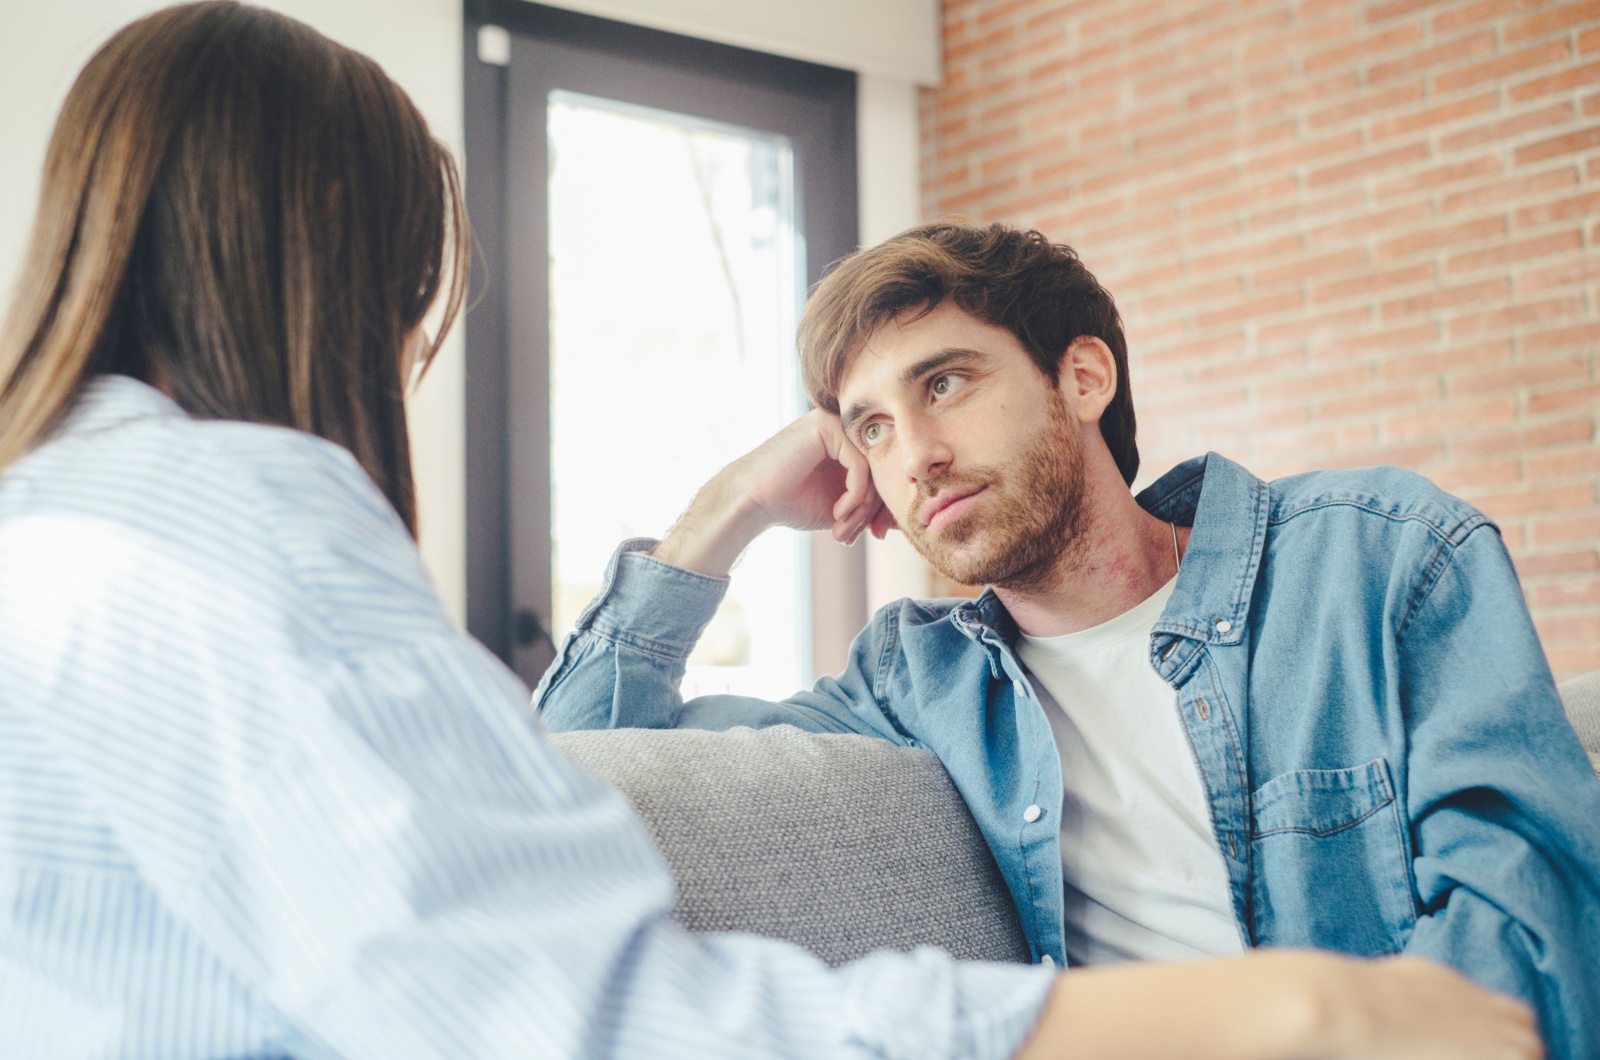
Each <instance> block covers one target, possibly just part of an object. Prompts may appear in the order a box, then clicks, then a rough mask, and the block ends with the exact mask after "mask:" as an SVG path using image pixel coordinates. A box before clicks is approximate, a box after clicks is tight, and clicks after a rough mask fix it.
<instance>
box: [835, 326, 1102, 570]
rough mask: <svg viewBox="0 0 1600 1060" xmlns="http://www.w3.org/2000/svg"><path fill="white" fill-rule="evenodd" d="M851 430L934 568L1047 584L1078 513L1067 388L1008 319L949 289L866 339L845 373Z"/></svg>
mask: <svg viewBox="0 0 1600 1060" xmlns="http://www.w3.org/2000/svg"><path fill="white" fill-rule="evenodd" d="M839 408H840V412H841V419H842V421H843V424H844V428H845V433H846V434H847V436H848V437H849V438H850V440H851V441H852V442H853V443H854V444H855V445H856V447H857V448H859V449H860V450H861V451H862V452H863V453H865V454H866V455H867V460H868V463H869V464H870V465H871V467H872V479H873V483H874V485H875V486H876V487H877V489H878V494H879V496H881V497H882V498H883V501H884V503H885V504H886V505H888V507H889V510H890V512H892V513H893V515H894V517H895V521H896V522H897V523H899V525H900V529H901V530H902V531H904V533H905V535H906V536H907V537H908V538H909V539H910V540H911V543H912V544H913V545H914V546H916V548H917V551H919V552H921V553H922V555H923V556H924V557H926V558H927V560H928V562H929V563H931V564H933V566H934V568H935V569H937V570H938V571H939V572H940V573H942V574H944V575H945V576H946V577H949V578H951V579H953V580H955V581H958V582H961V583H963V584H967V585H978V584H983V583H985V582H988V583H993V584H995V585H999V586H1001V587H1004V588H1012V589H1019V590H1026V589H1032V588H1042V587H1044V586H1045V585H1046V584H1048V581H1049V579H1050V577H1051V575H1052V573H1053V572H1054V571H1055V570H1056V569H1057V568H1058V566H1059V564H1060V563H1061V562H1062V561H1063V559H1064V558H1065V557H1066V555H1067V553H1068V552H1069V551H1070V550H1071V549H1072V546H1073V542H1074V539H1075V537H1076V535H1077V531H1078V528H1079V524H1080V522H1081V519H1082V513H1083V495H1084V491H1083V481H1084V470H1083V445H1082V438H1081V436H1080V433H1079V430H1080V428H1079V425H1078V421H1077V419H1076V417H1075V415H1074V414H1073V412H1072V410H1071V409H1070V408H1069V407H1068V401H1067V397H1066V395H1064V394H1063V393H1062V391H1061V390H1059V389H1058V388H1057V387H1056V386H1054V385H1053V384H1052V382H1051V381H1049V380H1047V379H1045V377H1044V376H1043V375H1041V374H1040V372H1039V370H1038V368H1037V367H1035V365H1034V363H1033V361H1032V359H1031V358H1029V356H1028V354H1027V351H1026V350H1024V349H1023V348H1022V346H1021V344H1020V343H1018V342H1017V340H1016V338H1015V337H1014V336H1013V335H1012V334H1011V333H1010V332H1008V331H1006V330H1005V329H1003V328H998V327H995V326H993V325H991V324H986V323H984V322H982V321H980V320H978V319H977V318H975V317H973V316H971V315H969V314H968V313H966V312H964V311H962V310H960V309H958V308H956V307H955V306H953V305H950V304H949V303H945V304H942V305H940V306H939V307H938V308H936V309H934V310H933V312H931V313H929V314H927V315H926V316H924V317H922V318H920V319H918V320H910V319H909V316H903V317H901V318H900V320H899V321H896V322H894V323H891V324H889V325H887V326H885V327H883V328H881V329H879V330H878V331H877V332H875V333H874V334H873V335H872V337H871V338H870V339H868V340H867V343H866V346H865V347H864V348H863V349H862V350H861V352H860V353H858V354H856V356H855V357H854V358H853V359H852V360H851V362H850V364H849V366H848V368H847V369H846V371H845V374H844V378H843V380H842V381H841V384H840V387H839Z"/></svg>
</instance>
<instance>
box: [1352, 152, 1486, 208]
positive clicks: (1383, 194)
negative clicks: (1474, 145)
mask: <svg viewBox="0 0 1600 1060" xmlns="http://www.w3.org/2000/svg"><path fill="white" fill-rule="evenodd" d="M1499 172H1500V159H1499V158H1498V157H1496V156H1495V155H1480V156H1479V157H1477V158H1474V159H1470V160H1468V161H1466V162H1451V163H1449V164H1447V165H1442V166H1433V167H1432V168H1430V169H1419V170H1415V171H1414V172H1412V173H1409V174H1407V175H1405V176H1402V177H1394V178H1392V179H1390V180H1386V181H1384V182H1382V183H1381V184H1379V185H1378V187H1377V189H1376V190H1377V193H1378V195H1379V197H1380V198H1392V197H1394V196H1396V195H1404V194H1406V193H1407V192H1413V191H1427V190H1429V189H1431V188H1437V187H1440V186H1441V185H1445V184H1456V183H1459V182H1460V181H1463V180H1471V179H1473V178H1474V177H1486V176H1491V175H1493V174H1498V173H1499Z"/></svg>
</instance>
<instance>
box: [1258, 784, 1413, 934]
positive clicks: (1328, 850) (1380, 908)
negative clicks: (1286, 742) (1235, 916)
mask: <svg viewBox="0 0 1600 1060" xmlns="http://www.w3.org/2000/svg"><path fill="white" fill-rule="evenodd" d="M1251 817H1252V825H1253V836H1252V846H1253V851H1252V853H1253V855H1254V856H1253V859H1252V861H1253V867H1252V873H1251V875H1252V881H1251V882H1252V895H1251V897H1252V908H1253V911H1254V917H1253V919H1254V925H1253V926H1254V928H1255V932H1254V934H1255V941H1256V943H1257V945H1273V946H1321V947H1325V948H1328V949H1334V950H1339V951H1342V952H1344V953H1350V954H1356V955H1359V956H1368V957H1371V956H1379V955H1381V954H1386V953H1394V952H1396V951H1398V950H1399V949H1400V948H1401V947H1402V946H1404V945H1405V940H1406V938H1407V937H1408V936H1409V935H1410V933H1411V929H1412V927H1413V926H1414V925H1415V923H1416V902H1415V900H1414V899H1413V897H1412V890H1411V873H1410V871H1409V869H1408V866H1407V864H1406V844H1405V837H1404V833H1403V830H1402V825H1401V821H1400V808H1399V805H1398V804H1397V802H1396V799H1395V793H1394V785H1393V783H1392V781H1391V780H1390V776H1389V765H1388V763H1387V762H1386V761H1384V760H1383V759H1382V758H1375V759H1373V760H1372V761H1371V762H1368V763H1366V764H1365V765H1359V766H1350V767H1348V768H1345V769H1302V770H1297V771H1295V772H1292V773H1284V774H1281V775H1280V776H1276V777H1273V778H1272V779H1271V780H1269V781H1267V782H1266V783H1265V784H1263V785H1261V787H1259V788H1257V789H1256V791H1255V792H1254V794H1253V795H1252V796H1251Z"/></svg>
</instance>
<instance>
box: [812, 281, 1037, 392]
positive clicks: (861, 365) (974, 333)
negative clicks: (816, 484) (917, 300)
mask: <svg viewBox="0 0 1600 1060" xmlns="http://www.w3.org/2000/svg"><path fill="white" fill-rule="evenodd" d="M1014 341H1015V340H1014V339H1013V338H1012V336H1011V333H1010V332H1008V331H1006V330H1005V329H1004V328H1000V327H997V326H995V325H993V324H990V323H988V322H987V321H983V320H980V319H978V318H977V317H975V316H973V315H972V314H971V313H968V312H967V311H966V310H964V309H961V308H960V307H958V306H956V305H953V304H951V303H949V302H942V303H940V304H939V305H937V306H935V307H934V308H933V309H931V310H926V309H924V308H922V307H918V308H917V309H908V310H905V311H903V312H901V313H900V314H899V315H898V316H896V317H895V318H894V319H893V320H890V321H887V322H885V323H884V324H883V325H881V326H880V327H878V328H876V329H875V330H873V331H871V332H870V333H868V335H867V337H866V338H865V339H864V340H863V341H862V343H861V345H860V346H858V347H857V348H856V349H855V350H854V351H853V352H851V353H850V354H849V355H848V356H847V357H846V358H845V360H844V367H843V369H842V370H841V371H840V373H839V391H838V398H839V404H840V407H841V408H843V407H844V406H845V405H846V404H848V403H850V402H852V401H858V400H860V399H861V398H862V396H863V395H861V394H859V393H856V391H860V390H863V389H871V390H874V391H875V390H878V389H879V388H881V387H883V386H887V385H893V384H895V383H896V382H900V381H902V380H900V379H899V376H900V373H901V372H902V371H903V370H904V369H905V368H906V367H907V366H909V365H912V364H915V363H916V362H918V361H920V360H923V359H924V358H927V357H929V356H932V355H935V354H937V353H939V352H941V351H945V350H951V349H958V348H959V349H967V350H974V351H978V350H983V349H986V348H987V347H989V346H990V345H993V344H995V343H1001V344H1005V343H1012V342H1014Z"/></svg>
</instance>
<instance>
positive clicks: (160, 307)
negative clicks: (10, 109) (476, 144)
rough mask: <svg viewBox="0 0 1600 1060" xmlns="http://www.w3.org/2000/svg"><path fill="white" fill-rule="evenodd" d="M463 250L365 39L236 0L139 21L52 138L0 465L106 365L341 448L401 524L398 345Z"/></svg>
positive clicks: (436, 181)
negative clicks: (346, 40) (355, 47)
mask: <svg viewBox="0 0 1600 1060" xmlns="http://www.w3.org/2000/svg"><path fill="white" fill-rule="evenodd" d="M465 265H466V231H465V210H464V207H463V205H462V200H461V190H460V181H459V177H458V175H457V171H456V168H455V165H454V163H453V162H452V161H451V159H450V156H449V154H448V152H447V151H446V150H445V148H444V147H443V146H442V145H440V144H439V143H438V141H436V140H434V139H433V137H432V136H431V135H430V134H429V132H428V129H427V126H426V124H425V123H424V122H423V120H422V117H421V115H420V114H418V113H417V110H416V108H415V107H414V106H413V105H412V103H411V101H410V100H409V99H407V98H406V96H405V94H404V93H403V92H402V91H401V90H400V88H399V87H398V86H396V85H395V84H394V82H393V81H391V80H390V79H389V78H388V77H387V76H386V75H385V74H384V73H383V71H382V70H380V69H379V68H378V66H377V64H376V63H374V62H373V61H372V60H371V59H368V58H367V57H366V56H363V55H360V54H358V53H356V52H353V51H351V50H349V49H348V48H344V47H341V46H340V45H338V44H335V43H334V42H332V41H330V40H328V39H327V38H326V37H323V36H322V35H321V34H319V33H317V32H316V31H314V30H312V29H311V28H310V27H308V26H306V25H304V24H302V23H300V22H296V21H295V20H293V19H290V18H287V17H285V16H283V15H279V14H276V13H273V12H270V11H265V10H262V9H260V8H255V7H248V6H245V5H242V4H237V3H232V2H228V0H214V2H206V3H197V4H187V5H183V6H179V7H172V8H167V9H166V10H163V11H160V12H157V13H156V14H154V15H151V16H149V17H148V18H144V19H141V20H140V21H138V22H135V23H133V24H132V25H129V26H127V27H125V28H124V29H122V30H121V31H119V32H118V33H117V34H116V35H115V36H113V37H112V38H111V40H110V41H108V42H107V43H106V45H105V46H104V47H103V48H101V49H100V51H99V52H98V53H97V54H96V55H95V56H94V58H93V59H91V60H90V61H89V64H88V65H87V66H86V67H84V69H83V72H82V73H80V74H79V75H78V79H77V81H76V83H75V84H74V85H73V87H72V91H71V92H70V93H69V94H68V96H67V100H66V103H65V104H64V105H63V106H62V110H61V115H60V117H59V118H58V119H57V121H56V128H55V132H54V134H53V135H52V136H51V140H50V147H49V151H48V154H47V156H46V162H45V173H44V181H43V189H42V192H41V196H40V204H39V213H38V217H37V219H36V221H35V228H34V232H33V237H32V241H31V244H30V246H29V249H28V252H27V255H26V257H25V258H24V260H23V263H22V268H21V270H20V275H21V277H22V279H21V281H20V282H19V284H18V287H17V289H16V292H15V295H14V298H13V302H12V304H11V306H10V311H9V314H8V317H7V319H6V322H5V326H4V330H3V331H0V469H4V468H5V467H6V466H8V465H9V464H10V463H11V462H12V461H14V460H15V459H17V458H18V457H19V456H21V455H22V454H23V452H25V451H26V450H27V449H28V448H29V447H30V446H32V445H33V444H35V443H36V442H37V441H38V440H39V439H40V437H41V436H42V435H43V434H44V433H45V432H46V431H48V430H49V429H50V428H51V427H52V426H53V425H54V424H55V423H56V422H57V421H58V420H59V419H60V418H61V416H62V414H63V413H64V412H65V410H66V408H67V407H68V406H69V405H70V404H71V402H72V399H73V398H74V397H75V396H76V395H77V394H78V392H79V391H80V390H81V389H82V387H83V386H84V384H85V383H86V382H87V380H88V379H89V378H90V377H91V376H92V375H94V374H96V373H99V372H108V371H109V372H121V373H124V374H127V375H131V376H133V377H135V378H138V379H143V380H144V381H146V382H149V383H152V384H153V385H157V386H160V387H161V388H162V389H163V390H165V391H167V392H168V393H169V394H171V395H172V396H173V397H174V398H175V399H176V400H177V402H178V403H179V404H180V405H182V406H183V407H184V408H185V409H186V410H187V411H189V412H190V413H191V414H193V415H196V416H201V417H210V418H222V419H240V420H250V421H254V422H259V423H272V424H281V425H284V426H289V427H295V428H299V429H301V430H305V431H310V432H313V433H315V434H319V435H321V436H323V437H325V438H328V439H330V440H332V441H334V442H337V443H339V444H340V445H343V446H345V447H346V448H348V449H349V450H350V451H351V452H352V453H354V454H355V456H356V459H357V460H359V461H360V462H361V465H362V466H363V467H364V468H365V469H366V470H367V472H368V473H369V474H370V475H371V476H372V477H373V479H374V481H376V482H377V484H378V485H379V487H380V488H381V489H382V490H383V491H384V493H385V494H387V496H388V497H389V499H390V501H391V502H392V503H393V504H394V506H395V509H396V510H397V511H398V512H399V513H400V515H401V517H402V518H403V519H404V520H405V521H406V524H407V525H408V526H411V527H412V528H413V529H414V528H415V500H414V496H413V492H412V480H411V465H410V455H409V451H408V439H407V433H406V425H405V409H404V403H403V398H404V391H405V384H404V380H403V378H402V368H403V364H402V362H403V359H404V357H405V349H406V345H407V340H408V338H410V337H411V336H412V335H413V333H415V332H416V329H418V328H419V327H420V326H421V324H422V320H423V317H424V315H426V314H427V313H428V311H429V309H430V307H432V306H433V304H434V303H435V301H438V300H441V299H442V306H443V311H442V313H441V314H440V316H441V321H442V322H441V324H440V327H439V335H440V336H441V337H442V335H443V333H444V331H445V329H446V328H448V326H449V324H450V322H451V321H452V320H453V318H454V316H455V314H456V312H457V311H458V309H459V308H460V304H461V297H462V292H463V289H464V285H465V273H466V269H465ZM437 345H438V344H437V341H434V342H432V343H430V344H428V345H427V346H425V347H424V350H423V357H422V360H423V365H424V366H425V364H426V361H427V360H428V359H429V358H431V357H432V355H433V353H434V351H435V350H436V349H437Z"/></svg>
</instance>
